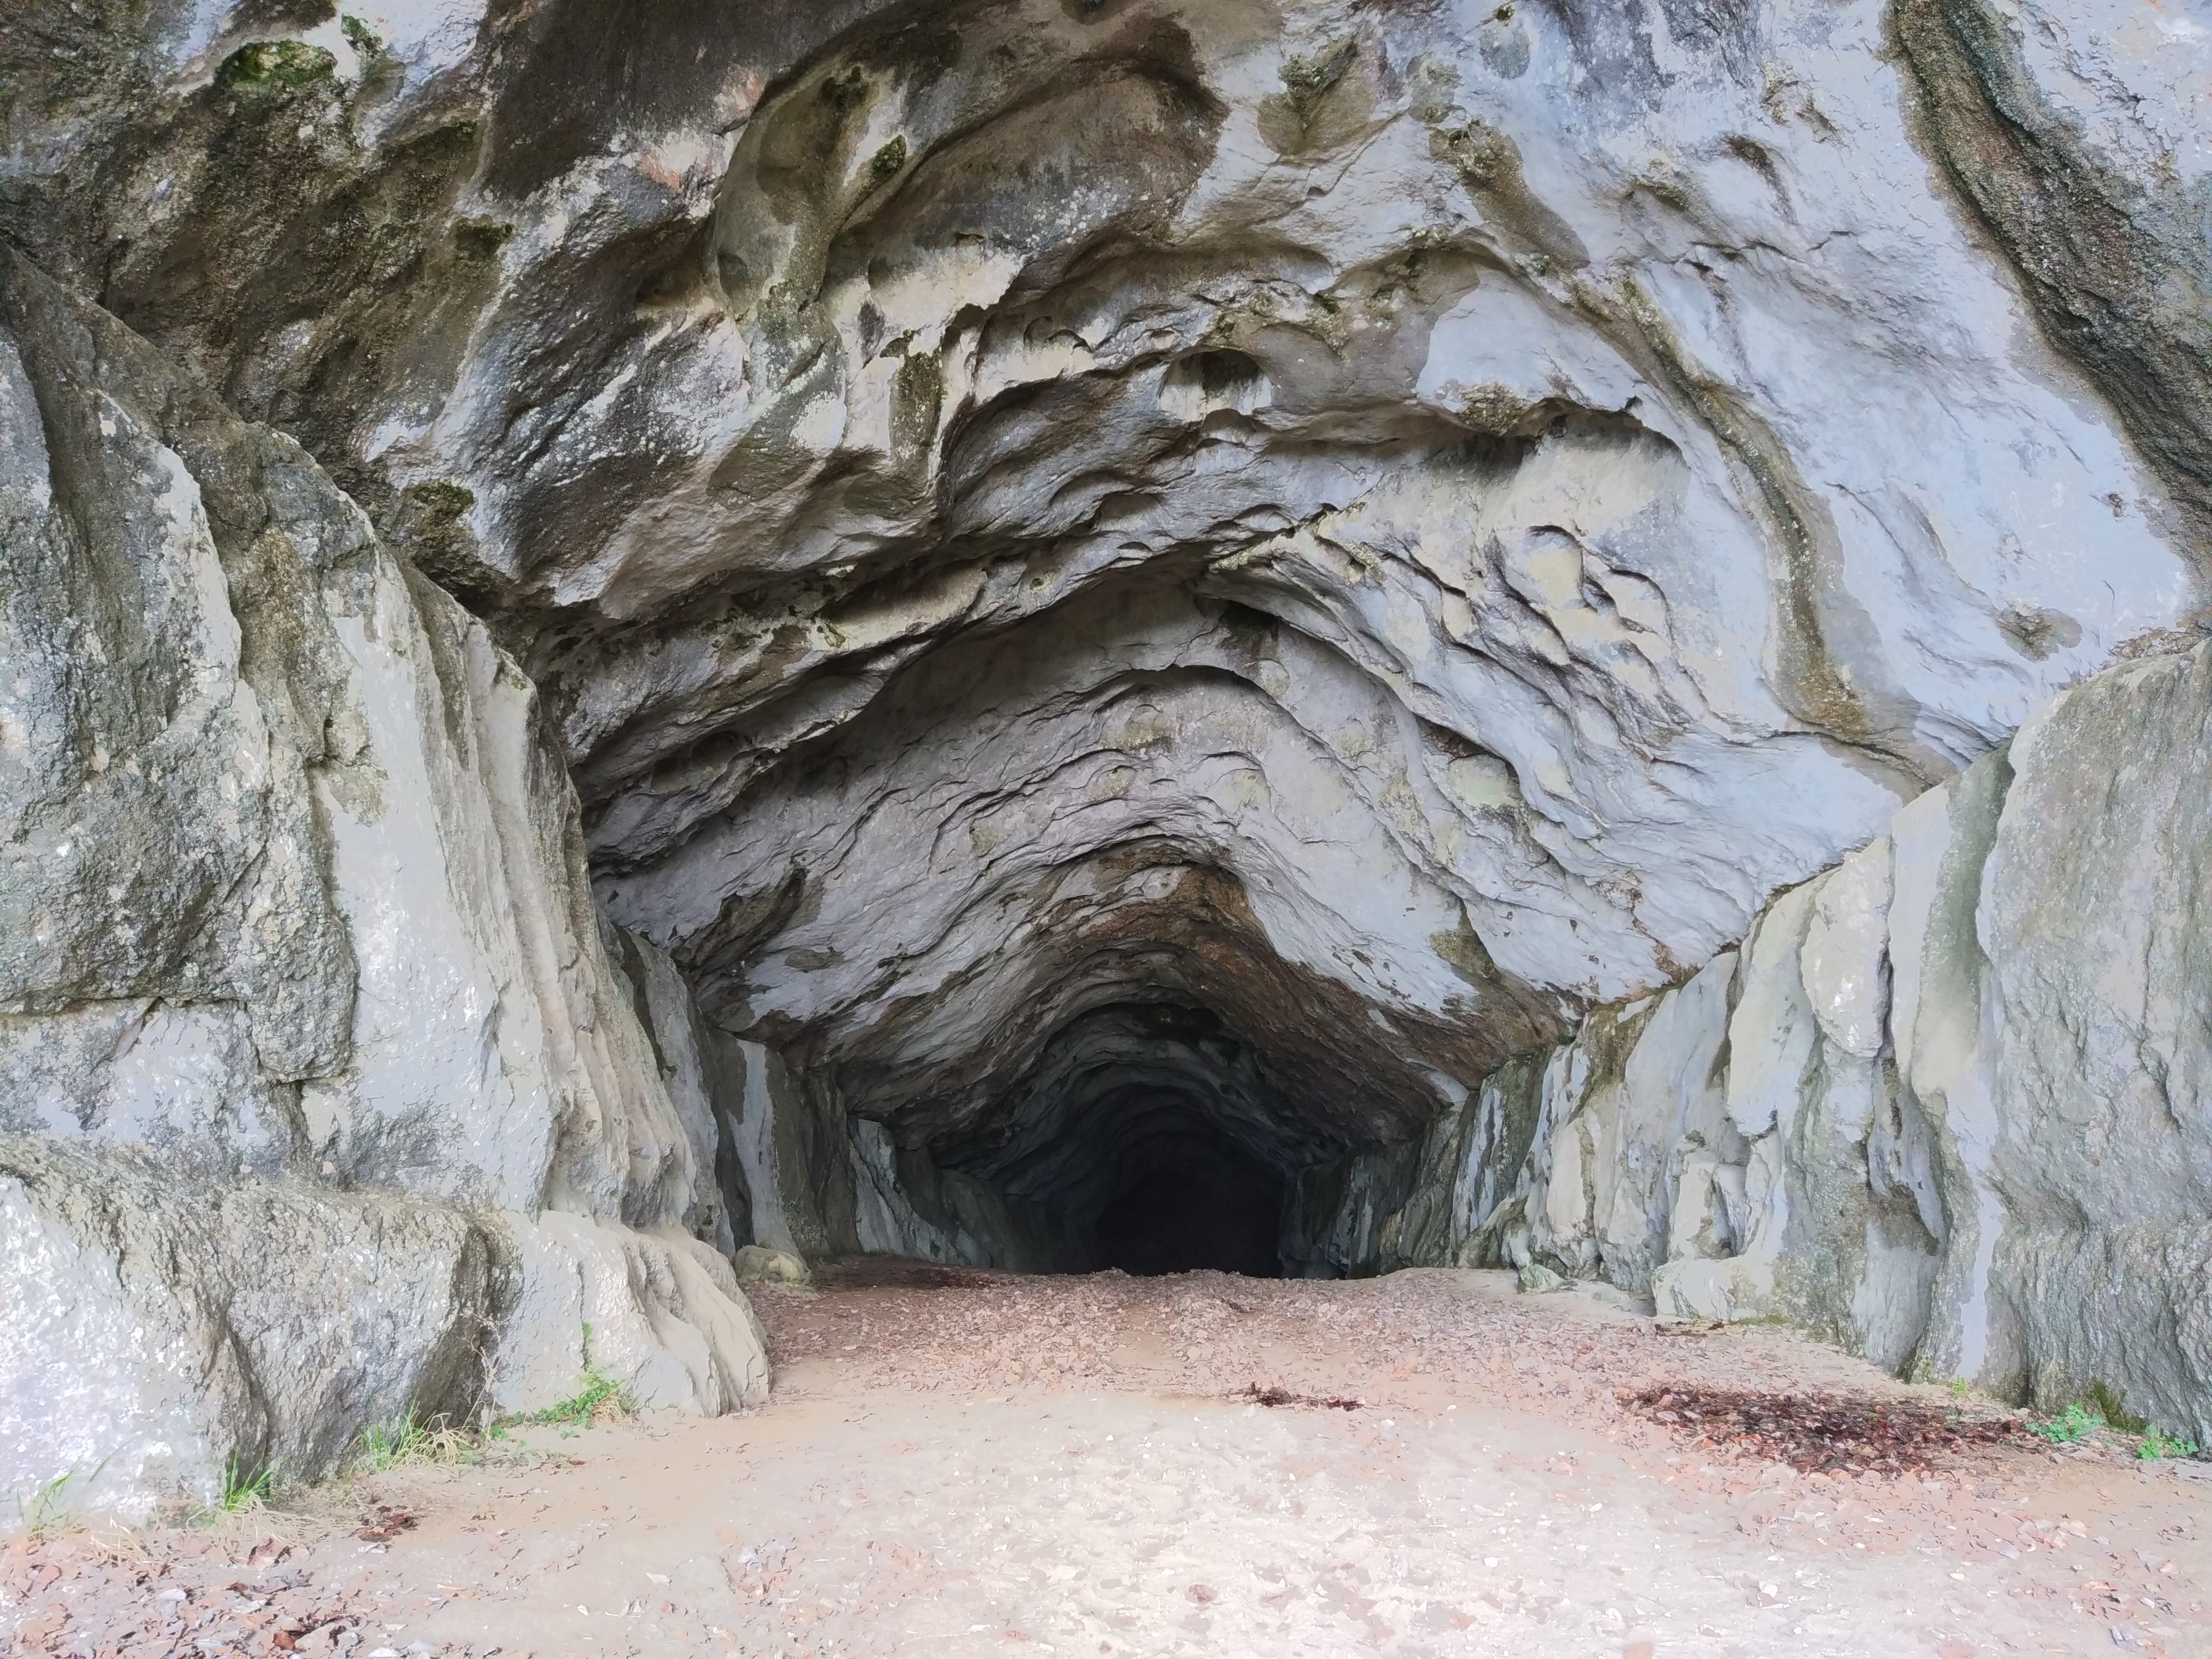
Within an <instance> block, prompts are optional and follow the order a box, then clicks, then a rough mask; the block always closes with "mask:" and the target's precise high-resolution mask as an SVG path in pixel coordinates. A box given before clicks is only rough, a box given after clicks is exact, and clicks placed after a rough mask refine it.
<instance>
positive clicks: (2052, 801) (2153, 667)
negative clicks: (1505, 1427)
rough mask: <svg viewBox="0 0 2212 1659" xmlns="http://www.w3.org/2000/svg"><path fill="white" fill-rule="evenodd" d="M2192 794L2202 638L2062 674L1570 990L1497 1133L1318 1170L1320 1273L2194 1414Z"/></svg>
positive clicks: (2197, 888)
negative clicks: (1939, 761)
mask: <svg viewBox="0 0 2212 1659" xmlns="http://www.w3.org/2000/svg"><path fill="white" fill-rule="evenodd" d="M2208 788H2212V646H2199V647H2197V648H2196V649H2195V650H2194V651H2192V652H2190V653H2185V654H2171V655H2165V656H2159V657H2154V658H2152V659H2147V660H2145V661H2142V662H2141V663H2137V664H2133V665H2128V666H2126V667H2123V668H2119V669H2116V670H2114V671H2112V672H2110V673H2107V674H2105V675H2101V676H2099V677H2098V678H2093V679H2091V680H2089V681H2087V683H2085V684H2082V685H2081V686H2079V687H2076V688H2075V689H2074V690H2071V691H2069V692H2066V693H2065V694H2063V696H2059V697H2057V698H2056V699H2054V700H2053V701H2052V702H2050V703H2048V704H2046V705H2045V706H2044V707H2043V708H2040V709H2039V710H2038V711H2037V712H2036V713H2035V714H2033V716H2031V717H2030V719H2029V720H2028V721H2027V723H2026V724H2025V725H2024V726H2022V727H2021V730H2020V731H2019V732H2018V733H2016V734H2015V737H2014V738H2013V741H2012V743H2011V744H2009V745H2008V748H2007V749H2006V750H2004V751H2002V752H2001V753H1998V754H1994V755H1991V756H1990V757H1988V758H1986V759H1984V760H1983V761H1980V762H1978V763H1976V764H1975V765H1974V766H1972V767H1971V768H1969V769H1967V770H1966V772H1965V773H1963V774H1961V775H1960V776H1959V777H1958V778H1956V779H1954V780H1953V781H1951V782H1950V783H1948V784H1946V785H1944V786H1943V787H1940V788H1938V789H1936V790H1933V791H1930V792H1929V793H1928V794H1926V795H1923V796H1922V797H1921V798H1920V799H1917V800H1916V801H1914V802H1913V803H1912V804H1911V805H1910V806H1908V807H1906V808H1905V810H1904V811H1902V812H1900V813H1899V815H1898V817H1897V818H1896V820H1895V822H1894V823H1893V826H1892V829H1891V832H1890V834H1889V835H1887V836H1883V837H1881V838H1880V839H1879V840H1877V841H1875V842H1874V843H1872V844H1871V845H1870V846H1869V847H1867V848H1864V849H1863V850H1862V851H1861V852H1859V853H1857V854H1853V855H1852V856H1851V857H1850V858H1849V859H1846V860H1844V862H1843V863H1842V864H1841V865H1839V866H1837V867H1836V868H1835V869H1834V870H1832V871H1830V872H1828V873H1826V874H1825V875H1823V876H1820V877H1819V878H1816V879H1814V881H1812V882H1808V883H1807V884H1805V885H1803V886H1801V887H1798V888H1796V889H1793V890H1791V891H1790V892H1789V893H1787V894H1785V895H1784V896H1783V897H1782V898H1780V899H1779V900H1778V901H1777V902H1775V903H1774V904H1773V905H1772V906H1771V907H1770V908H1768V909H1767V910H1766V912H1765V914H1764V915H1762V916H1761V917H1760V918H1759V922H1758V924H1757V926H1756V927H1754V929H1753V933H1752V934H1751V936H1750V938H1749V939H1748V940H1747V942H1746V945H1745V947H1744V949H1743V951H1741V952H1740V953H1729V954H1727V955H1723V956H1722V957H1718V958H1717V959H1716V960H1715V961H1714V962H1713V963H1711V964H1710V965H1708V966H1707V967H1706V968H1705V969H1704V970H1703V971H1701V972H1700V973H1699V974H1698V975H1696V976H1694V977H1693V978H1692V979H1691V980H1690V981H1688V982H1687V983H1686V984H1684V985H1683V986H1681V987H1679V988H1678V989H1675V990H1673V991H1668V992H1666V993H1664V994H1662V995H1661V996H1659V997H1657V998H1656V999H1651V1000H1646V1001H1644V1002H1641V1003H1638V1004H1632V1005H1630V1006H1626V1007H1622V1008H1618V1009H1609V1010H1605V1011H1601V1012H1598V1013H1595V1014H1593V1015H1592V1016H1591V1017H1590V1018H1589V1019H1588V1020H1586V1021H1585V1022H1584V1024H1583V1027H1582V1029H1581V1030H1580V1031H1579V1032H1578V1033H1577V1035H1576V1036H1575V1037H1574V1038H1573V1039H1572V1040H1571V1042H1568V1043H1566V1044H1565V1045H1563V1046H1562V1047H1561V1048H1559V1049H1557V1050H1555V1051H1554V1052H1553V1054H1552V1056H1551V1058H1550V1060H1548V1061H1547V1063H1546V1064H1545V1066H1544V1069H1543V1072H1542V1081H1541V1087H1540V1089H1539V1090H1538V1091H1537V1098H1538V1101H1539V1106H1538V1112H1537V1116H1536V1131H1535V1137H1534V1145H1533V1146H1532V1147H1531V1148H1530V1149H1529V1150H1528V1152H1527V1153H1526V1155H1525V1157H1519V1156H1516V1154H1515V1153H1514V1152H1513V1151H1512V1150H1511V1149H1510V1148H1509V1149H1507V1150H1506V1151H1505V1152H1504V1155H1503V1156H1501V1155H1500V1154H1499V1152H1497V1151H1494V1150H1492V1146H1493V1143H1492V1142H1488V1141H1477V1142H1474V1143H1472V1144H1470V1143H1468V1142H1466V1141H1464V1140H1462V1139H1452V1138H1450V1137H1449V1136H1447V1137H1445V1138H1443V1139H1438V1138H1437V1137H1435V1136H1433V1135H1432V1136H1431V1140H1430V1141H1429V1143H1428V1144H1427V1145H1426V1146H1425V1147H1424V1148H1423V1149H1422V1152H1421V1156H1420V1158H1419V1163H1418V1164H1417V1165H1416V1166H1415V1167H1414V1168H1413V1170H1410V1171H1409V1172H1401V1173H1400V1174H1399V1175H1398V1176H1397V1178H1396V1184H1395V1189H1394V1188H1392V1187H1391V1185H1390V1183H1389V1180H1388V1178H1387V1177H1386V1176H1385V1175H1384V1174H1383V1170H1382V1164H1381V1161H1380V1160H1379V1159H1377V1158H1374V1157H1371V1156H1370V1158H1367V1159H1365V1160H1364V1161H1363V1162H1362V1163H1360V1164H1356V1165H1354V1166H1352V1168H1350V1169H1349V1170H1346V1171H1344V1172H1341V1173H1340V1174H1339V1175H1338V1176H1337V1183H1338V1185H1339V1187H1340V1188H1344V1187H1349V1188H1352V1190H1353V1194H1354V1196H1352V1197H1351V1198H1349V1199H1347V1200H1345V1201H1344V1202H1343V1203H1342V1204H1341V1205H1340V1207H1339V1209H1338V1210H1337V1211H1336V1212H1334V1213H1333V1214H1332V1215H1330V1216H1328V1217H1326V1218H1324V1225H1333V1226H1334V1228H1335V1229H1336V1230H1337V1231H1338V1233H1339V1234H1340V1235H1341V1234H1347V1233H1349V1234H1356V1235H1358V1237H1360V1239H1361V1245H1360V1246H1358V1247H1355V1249H1352V1251H1349V1252H1347V1253H1346V1259H1344V1260H1342V1261H1340V1265H1341V1266H1345V1267H1352V1268H1354V1269H1356V1270H1368V1271H1371V1270H1373V1269H1374V1268H1376V1267H1390V1266H1395V1265H1397V1264H1399V1263H1401V1262H1411V1261H1425V1262H1466V1261H1510V1262H1511V1263H1513V1264H1515V1265H1516V1266H1525V1265H1527V1264H1528V1262H1530V1261H1535V1262H1537V1263H1540V1264H1541V1265H1543V1266H1546V1267H1550V1268H1552V1269H1553V1270H1554V1271H1556V1272H1559V1273H1565V1274H1569V1275H1571V1276H1577V1277H1586V1278H1587V1277H1603V1278H1604V1279H1608V1280H1610V1281H1611V1282H1612V1283H1613V1284H1615V1285H1620V1286H1621V1287H1622V1288H1624V1289H1626V1290H1631V1291H1646V1290H1648V1291H1650V1294H1651V1295H1652V1296H1653V1297H1654V1299H1655V1301H1656V1304H1657V1306H1658V1309H1659V1311H1660V1313H1661V1314H1662V1316H1671V1317H1677V1318H1692V1317H1702V1318H1717V1319H1735V1318H1746V1317H1756V1316H1765V1315H1769V1314H1785V1315H1787V1316H1790V1317H1791V1318H1794V1319H1796V1320H1799V1321H1801V1322H1805V1323H1808V1324H1810V1325H1811V1326H1813V1327H1814V1328H1816V1329H1819V1330H1821V1331H1824V1332H1826V1333H1827V1334H1832V1335H1833V1336H1834V1337H1835V1338H1836V1339H1838V1340H1840V1341H1842V1342H1844V1344H1845V1345H1847V1346H1850V1347H1851V1348H1853V1349H1855V1350H1857V1352H1862V1353H1864V1354H1866V1355H1868V1356H1869V1358H1874V1359H1876V1360H1878V1361H1880V1362H1881V1364H1885V1365H1887V1366H1890V1367H1892V1368H1893V1369H1895V1370H1905V1371H1910V1372H1912V1373H1914V1374H1917V1375H1921V1376H1936V1377H1953V1376H1964V1377H1967V1378H1971V1379H1972V1380H1973V1381H1974V1382H1975V1383H1978V1384H1980V1385H1981V1386H1983V1387H1984V1388H1988V1389H1992V1390H1994V1391H1996V1392H1997V1393H2000V1394H2002V1395H2008V1396H2010V1397H2014V1398H2030V1399H2035V1400H2038V1401H2042V1402H2044V1403H2045V1404H2050V1405H2057V1404H2062V1403H2063V1402H2064V1401H2068V1400H2070V1399H2073V1398H2075V1397H2076V1396H2077V1395H2079V1394H2080V1393H2081V1392H2082V1391H2084V1390H2086V1389H2087V1388H2088V1387H2089V1386H2090V1385H2091V1384H2093V1383H2103V1384H2105V1385H2106V1387H2107V1388H2109V1389H2112V1390H2113V1391H2114V1393H2115V1394H2117V1395H2119V1396H2120V1397H2121V1398H2122V1399H2124V1401H2126V1402H2127V1407H2128V1409H2129V1410H2130V1411H2131V1412H2135V1413H2140V1414H2142V1415H2145V1416H2148V1418H2150V1419H2152V1420H2153V1421H2154V1422H2155V1423H2157V1424H2160V1425H2165V1426H2166V1427H2169V1428H2179V1429H2185V1430H2186V1431H2189V1432H2191V1433H2192V1434H2195V1435H2197V1436H2199V1437H2203V1436H2204V1434H2205V1433H2206V1431H2207V1430H2208V1429H2212V1348H2208V1346H2207V1345H2206V1340H2205V1332H2206V1330H2207V1328H2208V1324H2207V1322H2208V1319H2212V1303H2208V1302H2207V1300H2206V1295H2207V1290H2206V1287H2207V1285H2208V1284H2212V1225H2208V1223H2207V1221H2206V1216H2207V1214H2208V1213H2212V1208H2209V1207H2208V1206H2212V1087H2208V1069H2207V1068H2208V1066H2212V974H2209V973H2208V969H2212V963H2208V962H2207V961H2206V959H2205V958H2206V951H2207V949H2208V945H2207V937H2208V935H2207V920H2208V918H2207V914H2206V905H2207V902H2208V899H2212V886H2208V874H2212V849H2208V848H2207V845H2206V842H2205V838H2204V836H2203V835H2202V834H2201V833H2200V832H2199V829H2198V826H2199V825H2200V824H2201V823H2203V817H2202V815H2203V813H2204V811H2206V810H2207V808H2208V806H2209V805H2212V802H2208V801H2207V800H2206V799H2205V794H2206V791H2207V790H2208ZM1530 1075H1531V1073H1530V1071H1529V1069H1528V1067H1527V1066H1525V1065H1524V1066H1521V1067H1517V1068H1516V1070H1515V1071H1514V1072H1513V1073H1510V1074H1501V1075H1500V1077H1498V1079H1493V1081H1492V1084H1490V1085H1485V1093H1486V1095H1487V1094H1488V1093H1489V1092H1490V1091H1491V1089H1492V1087H1493V1086H1494V1087H1495V1088H1496V1089H1497V1090H1498V1092H1499V1093H1500V1094H1501V1095H1503V1094H1504V1092H1505V1091H1508V1090H1511V1089H1514V1088H1516V1086H1517V1087H1520V1088H1522V1090H1524V1091H1525V1089H1526V1083H1525V1079H1528V1077H1529V1076H1530ZM1509 1181H1510V1182H1511V1183H1512V1184H1511V1190H1510V1194H1507V1195H1506V1196H1505V1197H1504V1198H1503V1199H1502V1200H1501V1201H1499V1202H1498V1204H1497V1205H1496V1206H1493V1207H1492V1208H1489V1209H1486V1210H1480V1211H1479V1210H1478V1209H1477V1208H1475V1207H1473V1206H1464V1205H1462V1204H1461V1203H1459V1201H1458V1195H1459V1194H1461V1193H1463V1192H1465V1191H1466V1190H1468V1188H1469V1187H1470V1186H1471V1185H1474V1184H1478V1183H1480V1182H1492V1183H1498V1182H1509ZM1378 1192H1389V1194H1391V1195H1390V1198H1389V1202H1391V1203H1393V1204H1395V1205H1396V1206H1398V1207H1397V1208H1396V1210H1395V1213H1393V1214H1390V1215H1389V1216H1388V1217H1387V1218H1382V1219H1381V1225H1380V1226H1379V1229H1373V1228H1370V1229H1369V1230H1367V1231H1364V1233H1362V1232H1361V1231H1360V1228H1361V1227H1362V1226H1364V1222H1365V1218H1366V1216H1367V1215H1368V1214H1370V1212H1372V1211H1373V1209H1374V1207H1375V1206H1376V1199H1375V1196H1374V1194H1376V1193H1378ZM1444 1215H1448V1216H1449V1222H1448V1224H1447V1225H1444V1226H1443V1227H1442V1228H1437V1227H1435V1226H1434V1225H1433V1224H1432V1223H1431V1219H1430V1218H1431V1217H1434V1216H1444Z"/></svg>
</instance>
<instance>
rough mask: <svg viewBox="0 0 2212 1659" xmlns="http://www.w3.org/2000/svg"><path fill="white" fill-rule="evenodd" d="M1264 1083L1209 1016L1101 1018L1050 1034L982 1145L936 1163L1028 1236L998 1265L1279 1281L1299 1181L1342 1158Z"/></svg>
mask: <svg viewBox="0 0 2212 1659" xmlns="http://www.w3.org/2000/svg"><path fill="white" fill-rule="evenodd" d="M1269 1078H1270V1068H1268V1067H1267V1066H1264V1065H1263V1064H1262V1063H1261V1056H1260V1055H1259V1054H1258V1053H1257V1052H1256V1051H1255V1048H1253V1047H1252V1046H1251V1045H1249V1044H1248V1043H1246V1042H1243V1041H1242V1040H1241V1039H1240V1038H1238V1037H1237V1036H1236V1035H1235V1034H1234V1033H1233V1032H1232V1031H1231V1030H1229V1029H1228V1028H1227V1027H1226V1026H1225V1024H1224V1022H1223V1021H1222V1020H1221V1019H1220V1018H1219V1017H1218V1016H1217V1015H1216V1014H1214V1013H1213V1012H1212V1011H1211V1010H1209V1009H1206V1008H1204V1007H1200V1006H1189V1005H1187V1004H1171V1003H1166V1002H1150V1003H1138V1002H1125V1003H1121V1004H1118V1005H1115V1006H1109V1007H1103V1008H1093V1009H1091V1010H1090V1011H1088V1012H1085V1013H1084V1014H1082V1015H1080V1016H1079V1017H1077V1018H1074V1019H1073V1020H1070V1021H1068V1022H1067V1023H1066V1024H1063V1025H1062V1026H1061V1027H1060V1029H1059V1030H1057V1031H1055V1032H1054V1035H1053V1036H1052V1037H1051V1038H1050V1039H1049V1040H1048V1042H1046V1043H1045V1044H1044V1045H1043V1050H1042V1053H1041V1054H1039V1055H1038V1056H1037V1057H1036V1063H1035V1064H1034V1065H1033V1066H1030V1068H1028V1069H1027V1072H1026V1074H1025V1075H1024V1077H1023V1078H1022V1079H1020V1080H1019V1081H1018V1083H1017V1084H1016V1085H1014V1087H1013V1088H1012V1089H1011V1090H1010V1091H1007V1092H1006V1093H1005V1094H1002V1095H1000V1097H998V1098H997V1099H996V1100H995V1101H994V1103H993V1106H992V1109H990V1110H988V1111H987V1113H986V1114H984V1115H983V1118H984V1122H983V1123H979V1124H978V1125H977V1127H978V1129H979V1130H981V1133H975V1134H973V1135H972V1136H971V1137H970V1138H969V1139H966V1140H965V1141H964V1144H951V1145H947V1144H943V1143H940V1144H939V1146H934V1147H933V1148H931V1149H930V1150H931V1155H932V1160H933V1163H935V1164H938V1165H939V1166H940V1167H943V1168H945V1169H946V1170H957V1171H958V1172H960V1173H963V1174H964V1175H967V1176H971V1177H973V1178H974V1179H975V1180H976V1181H978V1182H981V1183H982V1184H983V1185H984V1186H985V1187H987V1188H989V1189H990V1190H991V1192H992V1193H994V1194H996V1195H997V1198H998V1200H999V1206H994V1209H996V1210H997V1211H998V1213H999V1214H1000V1215H1001V1216H1002V1217H1003V1223H1004V1225H1006V1227H1008V1228H1009V1229H1011V1230H1012V1232H1013V1233H1014V1234H1016V1235H1018V1237H1014V1238H1012V1239H1011V1240H1009V1241H1007V1243H1009V1244H1010V1245H1011V1248H1009V1249H1005V1250H1004V1251H997V1250H994V1254H997V1255H1001V1257H1002V1258H1003V1259H1006V1260H1008V1261H1013V1260H1019V1261H1024V1262H1026V1263H1029V1264H1031V1265H1033V1266H1035V1267H1039V1268H1042V1269H1043V1270H1045V1271H1059V1272H1072V1273H1095V1272H1099V1271H1102V1270H1104V1269H1107V1268H1119V1269H1121V1271H1122V1272H1125V1273H1139V1274H1161V1273H1185V1272H1190V1271H1194V1270H1197V1269H1201V1268H1212V1269H1216V1270H1218V1271H1221V1272H1225V1273H1243V1274H1245V1275H1248V1276H1250V1277H1254V1278H1277V1277H1280V1276H1282V1275H1283V1274H1284V1273H1285V1261H1286V1255H1285V1246H1286V1244H1287V1243H1288V1240H1287V1237H1286V1228H1287V1225H1288V1224H1289V1221H1290V1219H1291V1209H1292V1202H1291V1200H1292V1195H1293V1187H1294V1184H1295V1182H1296V1180H1297V1172H1298V1171H1299V1170H1301V1169H1304V1168H1305V1167H1306V1166H1308V1165H1310V1164H1316V1163H1320V1162H1325V1161H1328V1159H1329V1158H1333V1157H1340V1156H1342V1154H1343V1152H1344V1151H1345V1150H1346V1148H1345V1147H1343V1146H1341V1145H1340V1144H1339V1143H1337V1142H1336V1141H1335V1140H1334V1139H1333V1138H1331V1137H1329V1136H1328V1135H1326V1134H1322V1133H1316V1129H1315V1127H1314V1126H1313V1125H1312V1124H1311V1123H1310V1121H1308V1119H1307V1116H1306V1115H1304V1114H1303V1113H1302V1112H1301V1111H1299V1110H1298V1109H1296V1108H1295V1107H1293V1106H1292V1105H1291V1104H1290V1103H1288V1102H1286V1101H1285V1099H1284V1098H1283V1097H1282V1096H1281V1094H1280V1092H1279V1090H1278V1089H1276V1088H1275V1087H1273V1086H1272V1085H1271V1083H1270V1080H1269ZM986 1124H987V1127H985V1125H986ZM1000 1206H1002V1208H1001V1207H1000ZM971 1231H974V1229H973V1228H972V1227H971Z"/></svg>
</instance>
